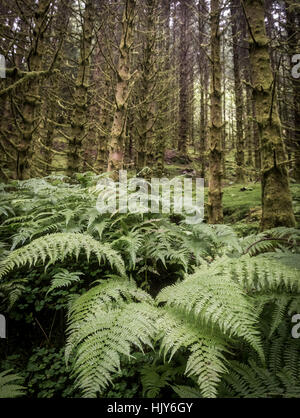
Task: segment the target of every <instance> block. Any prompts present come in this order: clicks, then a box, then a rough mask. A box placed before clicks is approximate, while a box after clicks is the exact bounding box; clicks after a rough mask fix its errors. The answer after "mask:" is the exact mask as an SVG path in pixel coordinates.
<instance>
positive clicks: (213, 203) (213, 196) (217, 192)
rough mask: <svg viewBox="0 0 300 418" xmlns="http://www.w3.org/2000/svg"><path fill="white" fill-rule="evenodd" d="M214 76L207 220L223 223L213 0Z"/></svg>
mask: <svg viewBox="0 0 300 418" xmlns="http://www.w3.org/2000/svg"><path fill="white" fill-rule="evenodd" d="M210 19H211V40H210V43H211V77H210V101H211V110H210V126H209V129H210V135H209V179H208V182H209V184H208V222H209V223H210V224H218V223H222V222H223V207H222V195H223V191H222V177H223V172H222V94H221V75H222V71H221V60H220V56H221V49H220V28H219V23H220V4H219V0H212V1H211V16H210Z"/></svg>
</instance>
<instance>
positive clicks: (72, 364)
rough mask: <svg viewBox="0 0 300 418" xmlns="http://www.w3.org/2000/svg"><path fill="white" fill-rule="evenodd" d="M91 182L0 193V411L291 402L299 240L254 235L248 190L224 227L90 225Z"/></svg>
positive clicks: (298, 362)
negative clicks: (88, 403) (75, 404)
mask: <svg viewBox="0 0 300 418" xmlns="http://www.w3.org/2000/svg"><path fill="white" fill-rule="evenodd" d="M100 177H101V176H99V175H98V176H97V175H95V174H92V173H84V174H77V175H75V176H73V177H72V178H71V177H66V176H54V175H53V176H48V177H44V178H40V179H30V180H25V181H18V180H13V181H10V182H8V183H6V184H2V185H1V191H0V194H1V196H0V199H1V207H0V216H1V227H0V231H1V232H0V233H1V247H0V251H1V258H0V303H1V305H0V311H1V312H2V313H3V314H4V315H5V317H6V320H7V334H8V335H7V337H8V338H7V339H1V340H0V358H1V360H0V397H8V396H22V395H23V396H26V397H32V398H36V397H38V398H47V397H54V398H55V397H56V398H58V397H110V398H113V397H116V398H118V397H119V398H122V397H128V398H131V397H157V398H160V397H171V398H178V397H185V398H188V397H197V398H199V397H269V398H270V397H299V396H300V383H299V382H300V358H299V357H300V350H299V348H300V342H299V341H300V340H299V339H297V338H293V336H292V333H291V330H292V327H293V326H294V325H295V324H294V323H293V322H292V317H293V315H295V314H297V313H299V312H300V256H299V251H300V246H299V239H300V232H299V229H296V228H286V227H278V228H273V229H271V230H267V231H264V232H258V219H256V218H255V216H256V209H255V208H256V205H257V202H256V199H259V186H257V185H255V184H253V185H250V186H249V187H248V188H246V190H243V191H241V188H238V187H237V186H235V185H234V186H232V187H227V188H225V189H224V191H225V193H224V214H225V220H226V219H227V221H228V224H227V225H225V224H224V225H221V224H219V225H208V224H207V223H206V221H205V220H204V222H202V223H198V224H195V225H190V224H188V223H186V222H185V219H184V217H183V216H179V215H176V214H164V215H163V214H151V213H142V212H136V213H120V211H118V210H116V211H115V212H114V213H113V214H109V213H107V214H100V213H99V212H98V210H97V209H96V202H97V193H98V191H97V188H96V184H97V182H98V180H99V178H100ZM298 188H299V186H298V185H293V186H292V192H293V196H294V197H293V199H294V201H295V202H294V203H295V208H296V207H297V204H298V202H297V197H296V196H297V192H298ZM240 196H243V202H244V203H245V206H244V207H242V205H240V204H236V202H237V201H239V199H241V198H240ZM298 196H299V193H298ZM246 197H247V198H246ZM247 205H248V206H247ZM295 212H296V218H297V210H296V211H295ZM253 214H254V215H253ZM226 217H227V218H226ZM229 222H232V226H231V225H229Z"/></svg>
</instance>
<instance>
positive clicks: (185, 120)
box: [178, 0, 191, 156]
mask: <svg viewBox="0 0 300 418" xmlns="http://www.w3.org/2000/svg"><path fill="white" fill-rule="evenodd" d="M190 15H191V14H190V5H189V3H188V1H187V0H180V44H179V121H178V122H179V126H178V151H179V152H180V154H182V155H183V156H185V155H186V154H187V151H188V140H189V132H190V115H189V110H190V109H189V107H190V106H189V88H190V86H189V83H190V71H191V68H190V59H191V56H190V54H189V51H190V42H189V30H190Z"/></svg>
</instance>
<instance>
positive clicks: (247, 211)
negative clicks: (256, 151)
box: [165, 153, 300, 235]
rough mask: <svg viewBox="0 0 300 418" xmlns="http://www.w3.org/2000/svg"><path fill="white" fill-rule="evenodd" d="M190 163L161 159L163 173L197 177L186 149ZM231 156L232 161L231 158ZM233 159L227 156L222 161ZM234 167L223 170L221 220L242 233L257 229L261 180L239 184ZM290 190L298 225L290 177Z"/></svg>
mask: <svg viewBox="0 0 300 418" xmlns="http://www.w3.org/2000/svg"><path fill="white" fill-rule="evenodd" d="M189 156H190V159H191V161H190V163H188V164H187V163H180V162H178V161H170V160H169V161H168V160H166V162H165V175H166V176H167V177H175V176H180V175H184V174H186V172H188V173H190V174H187V175H188V176H190V177H191V178H193V177H199V167H198V161H197V159H196V158H193V154H192V153H190V154H189ZM231 160H232V161H231ZM228 162H229V163H230V162H232V164H233V163H234V162H233V158H230V155H229V161H226V163H228ZM234 176H235V173H234V169H231V168H230V167H229V169H228V170H227V172H226V178H225V180H224V189H223V191H224V194H223V212H224V223H225V224H231V225H232V226H233V227H234V229H235V230H236V231H237V232H240V233H241V234H242V235H244V234H251V233H255V232H258V229H259V221H260V217H261V184H260V181H247V182H245V183H243V184H236V183H235V178H234ZM206 186H207V179H205V202H207V192H208V189H207V187H206ZM290 187H291V192H292V198H293V205H294V213H295V216H296V221H297V224H298V226H299V225H300V184H299V183H294V182H293V180H292V181H291V185H290Z"/></svg>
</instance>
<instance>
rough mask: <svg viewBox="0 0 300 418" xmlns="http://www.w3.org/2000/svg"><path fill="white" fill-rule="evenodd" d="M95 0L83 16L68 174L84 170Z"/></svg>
mask: <svg viewBox="0 0 300 418" xmlns="http://www.w3.org/2000/svg"><path fill="white" fill-rule="evenodd" d="M93 14H94V11H93V0H86V2H85V8H84V11H83V16H82V20H83V23H82V33H81V43H80V60H79V66H78V73H77V78H76V84H75V91H74V110H73V115H72V119H71V136H70V138H69V150H68V174H69V175H72V174H73V173H75V172H78V171H82V167H83V157H82V143H83V141H84V139H85V138H86V136H87V133H88V129H87V119H88V118H87V116H88V90H89V84H90V73H91V52H92V42H93Z"/></svg>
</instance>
